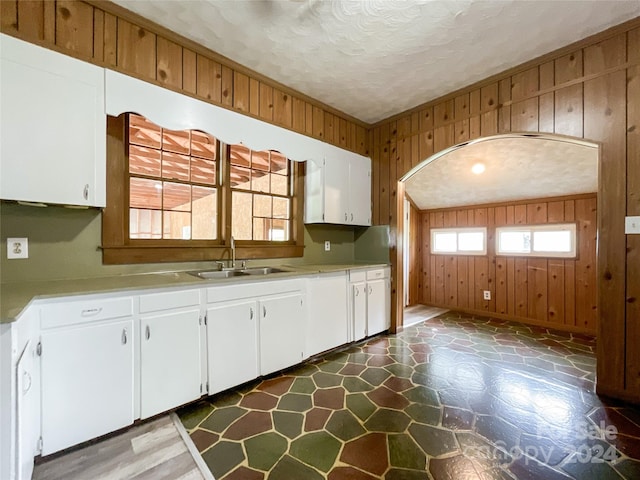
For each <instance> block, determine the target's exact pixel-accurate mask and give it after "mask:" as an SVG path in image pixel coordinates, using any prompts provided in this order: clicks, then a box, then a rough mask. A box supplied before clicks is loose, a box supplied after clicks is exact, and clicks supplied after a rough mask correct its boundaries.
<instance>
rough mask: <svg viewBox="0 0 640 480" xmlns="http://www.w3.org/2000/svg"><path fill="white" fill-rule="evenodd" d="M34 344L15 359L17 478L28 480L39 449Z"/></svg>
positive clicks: (28, 345) (28, 343) (18, 479)
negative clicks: (16, 360) (16, 361)
mask: <svg viewBox="0 0 640 480" xmlns="http://www.w3.org/2000/svg"><path fill="white" fill-rule="evenodd" d="M32 343H33V342H31V341H28V342H27V345H26V346H25V348H24V351H23V352H22V355H21V356H20V358H19V359H18V363H17V365H16V374H17V392H16V394H17V398H18V412H17V422H16V431H17V438H16V445H17V446H18V450H17V452H16V454H17V455H16V457H17V459H16V460H17V461H16V469H17V470H16V479H17V480H29V479H30V478H31V475H32V473H33V457H35V456H36V452H37V450H38V447H37V445H38V436H39V432H40V425H38V423H37V422H38V415H37V412H38V409H39V408H40V406H39V404H38V400H39V398H38V396H37V389H38V385H36V372H35V370H36V363H35V361H34V355H35V352H34V348H33V345H32Z"/></svg>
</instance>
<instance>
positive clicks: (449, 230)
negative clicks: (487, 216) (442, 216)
mask: <svg viewBox="0 0 640 480" xmlns="http://www.w3.org/2000/svg"><path fill="white" fill-rule="evenodd" d="M438 233H455V234H456V235H457V234H460V233H482V250H473V251H470V250H456V251H455V252H443V251H438V250H435V244H436V242H435V236H436V234H438ZM456 238H457V236H456ZM430 250H431V254H432V255H473V256H483V255H486V254H487V228H486V227H469V228H432V229H431V245H430Z"/></svg>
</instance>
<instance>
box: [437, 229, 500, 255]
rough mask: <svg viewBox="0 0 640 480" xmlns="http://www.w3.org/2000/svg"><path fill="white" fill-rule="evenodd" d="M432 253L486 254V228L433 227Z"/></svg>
mask: <svg viewBox="0 0 640 480" xmlns="http://www.w3.org/2000/svg"><path fill="white" fill-rule="evenodd" d="M431 253H433V254H442V255H447V254H449V255H486V254H487V229H486V228H432V229H431Z"/></svg>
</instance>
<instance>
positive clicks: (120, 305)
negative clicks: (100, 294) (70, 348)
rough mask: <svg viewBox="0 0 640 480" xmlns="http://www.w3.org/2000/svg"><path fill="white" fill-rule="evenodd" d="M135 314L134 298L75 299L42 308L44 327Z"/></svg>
mask: <svg viewBox="0 0 640 480" xmlns="http://www.w3.org/2000/svg"><path fill="white" fill-rule="evenodd" d="M132 315H133V298H131V297H123V298H112V299H104V298H100V299H93V300H89V299H86V300H75V301H68V302H64V301H63V302H60V303H52V304H49V305H44V306H43V307H42V309H41V310H40V326H41V328H43V329H46V328H56V327H64V326H66V325H75V324H78V323H87V322H97V321H101V320H111V319H114V318H123V317H130V316H132Z"/></svg>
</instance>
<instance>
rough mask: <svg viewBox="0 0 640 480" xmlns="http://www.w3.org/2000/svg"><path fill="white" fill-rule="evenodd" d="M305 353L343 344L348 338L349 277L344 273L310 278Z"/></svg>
mask: <svg viewBox="0 0 640 480" xmlns="http://www.w3.org/2000/svg"><path fill="white" fill-rule="evenodd" d="M308 282H309V283H308V290H307V309H308V313H309V314H308V321H307V329H306V339H307V342H306V345H307V348H306V352H305V353H306V355H307V356H313V355H317V354H318V353H320V352H324V351H326V350H330V349H332V348H335V347H338V346H340V345H344V344H345V343H347V342H348V341H349V328H348V316H349V315H348V310H347V276H346V273H345V272H340V273H331V274H325V275H319V276H317V277H313V278H310V279H309V280H308Z"/></svg>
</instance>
